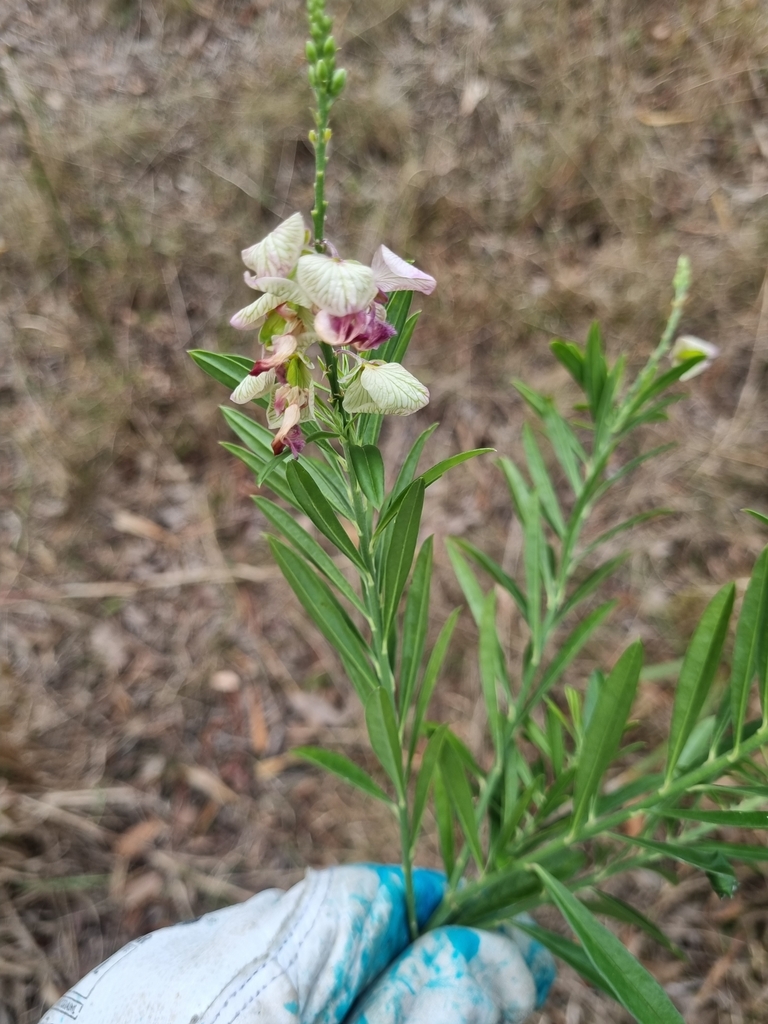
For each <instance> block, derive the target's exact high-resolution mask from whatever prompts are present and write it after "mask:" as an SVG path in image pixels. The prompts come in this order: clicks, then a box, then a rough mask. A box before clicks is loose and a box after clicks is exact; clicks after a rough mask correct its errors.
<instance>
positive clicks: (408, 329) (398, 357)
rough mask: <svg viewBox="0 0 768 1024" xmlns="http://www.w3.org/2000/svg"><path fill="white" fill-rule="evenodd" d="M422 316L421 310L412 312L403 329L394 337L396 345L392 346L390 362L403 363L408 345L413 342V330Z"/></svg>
mask: <svg viewBox="0 0 768 1024" xmlns="http://www.w3.org/2000/svg"><path fill="white" fill-rule="evenodd" d="M420 316H421V311H420V310H419V311H417V312H416V313H412V314H411V315H410V316H409V317H408V319H407V320H406V321H405V323H404V325H403V329H402V330H401V331H400V333H399V334H398V335H397V337H396V338H394V339H393V340H394V346H393V348H392V355H391V357H390V359H389V362H390V363H402V361H403V359H404V358H405V354H406V352H407V351H408V346H409V345H410V344H411V338H412V337H413V332H414V330H415V329H416V324H417V323H418V320H419V317H420Z"/></svg>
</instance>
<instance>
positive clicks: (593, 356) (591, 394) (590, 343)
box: [584, 321, 607, 420]
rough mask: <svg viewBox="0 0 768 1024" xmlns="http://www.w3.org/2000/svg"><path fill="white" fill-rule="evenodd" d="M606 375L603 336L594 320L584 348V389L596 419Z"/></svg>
mask: <svg viewBox="0 0 768 1024" xmlns="http://www.w3.org/2000/svg"><path fill="white" fill-rule="evenodd" d="M606 376H607V369H606V365H605V356H604V355H603V337H602V334H601V332H600V324H598V323H597V321H594V322H593V323H592V324H591V326H590V328H589V332H588V334H587V344H586V347H585V349H584V390H585V391H586V393H587V398H588V400H589V407H590V409H591V410H592V416H593V418H594V419H595V420H597V419H598V407H599V405H600V400H601V398H602V395H603V388H604V387H605V379H606Z"/></svg>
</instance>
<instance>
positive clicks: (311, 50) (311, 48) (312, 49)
mask: <svg viewBox="0 0 768 1024" xmlns="http://www.w3.org/2000/svg"><path fill="white" fill-rule="evenodd" d="M304 53H305V54H306V55H307V60H308V61H309V63H310V64H314V63H315V61H316V60H317V47H316V46H315V44H314V43H313V42H312V40H311V39H308V40H307V45H306V46H305V47H304Z"/></svg>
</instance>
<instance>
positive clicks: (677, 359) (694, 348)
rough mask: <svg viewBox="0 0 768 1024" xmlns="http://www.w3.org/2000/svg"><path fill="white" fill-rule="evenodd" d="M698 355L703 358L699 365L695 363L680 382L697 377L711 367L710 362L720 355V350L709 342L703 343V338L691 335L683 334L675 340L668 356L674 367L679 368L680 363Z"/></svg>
mask: <svg viewBox="0 0 768 1024" xmlns="http://www.w3.org/2000/svg"><path fill="white" fill-rule="evenodd" d="M698 355H703V356H704V357H705V358H704V359H702V361H701V362H700V363H696V365H695V366H692V367H691V369H690V370H687V371H686V372H685V373H684V374H683V375H682V377H681V378H680V380H690V379H691V378H692V377H698V375H699V374H700V373H703V372H704V371H705V370H706V369H707V368H708V367H710V366H711V365H712V361H713V360H714V359H716V358H717V356H719V355H720V349H719V348H718V347H717V345H713V344H712V343H711V342H709V341H704V339H703V338H697V337H696V336H695V335H693V334H683V335H681V336H680V337H679V338H678V339H677V341H676V342H675V344H674V345H673V346H672V351H671V352H670V354H669V357H670V359H671V360H672V364H673V365H674V366H679V365H680V364H681V363H684V362H685V361H686V359H692V358H693V357H694V356H698Z"/></svg>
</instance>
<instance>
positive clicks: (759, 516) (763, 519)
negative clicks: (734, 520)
mask: <svg viewBox="0 0 768 1024" xmlns="http://www.w3.org/2000/svg"><path fill="white" fill-rule="evenodd" d="M741 511H742V512H747V513H748V514H749V515H751V516H753V517H754V518H755V519H756V520H757V521H758V523H762V524H763V525H764V526H768V516H766V515H763V513H762V512H756V511H755V510H754V509H753V508H743V509H742V510H741Z"/></svg>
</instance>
